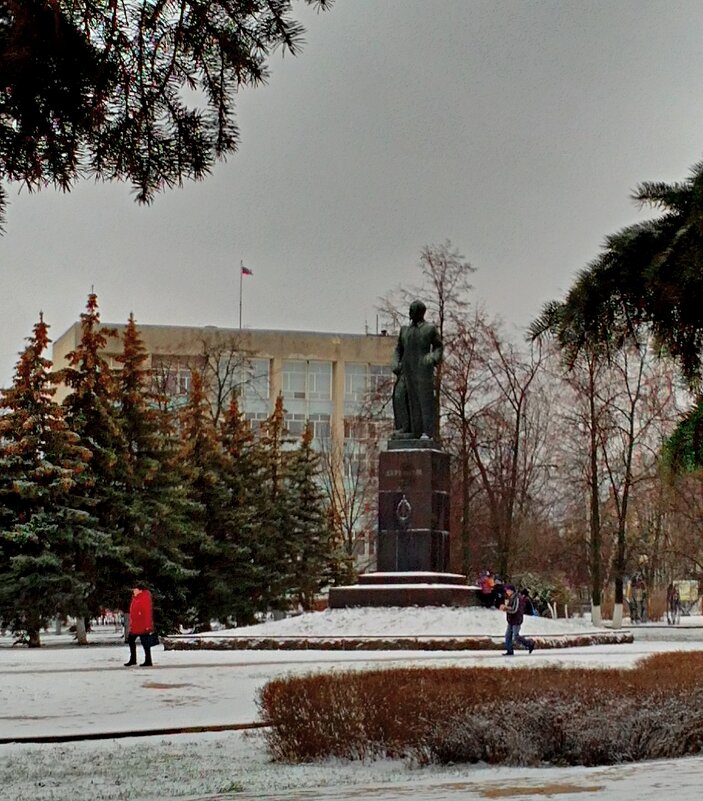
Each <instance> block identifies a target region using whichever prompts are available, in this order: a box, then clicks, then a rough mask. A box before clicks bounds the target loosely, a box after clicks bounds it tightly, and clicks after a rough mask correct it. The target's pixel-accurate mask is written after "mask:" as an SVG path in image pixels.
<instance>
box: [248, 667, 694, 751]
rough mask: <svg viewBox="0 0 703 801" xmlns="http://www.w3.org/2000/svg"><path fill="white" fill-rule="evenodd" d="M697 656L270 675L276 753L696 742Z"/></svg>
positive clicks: (269, 716)
mask: <svg viewBox="0 0 703 801" xmlns="http://www.w3.org/2000/svg"><path fill="white" fill-rule="evenodd" d="M701 676H703V653H687V654H686V655H685V656H684V657H682V655H681V654H676V653H668V654H657V655H655V656H651V657H649V658H647V659H645V660H643V661H642V662H641V663H639V664H638V666H637V667H636V668H635V669H632V670H626V669H583V668H557V667H539V668H485V667H480V668H473V667H472V668H403V669H388V670H374V671H344V672H338V673H334V674H323V675H308V676H302V677H290V678H286V679H278V680H275V681H272V682H269V683H268V684H267V685H266V686H265V687H263V689H262V690H261V692H260V696H259V707H260V710H261V714H262V719H263V721H264V723H265V724H267V725H268V726H269V727H270V728H268V729H267V733H266V737H267V743H268V747H269V749H270V751H271V754H272V756H273V758H274V759H276V760H282V761H292V762H308V761H313V760H321V759H326V758H328V757H339V758H348V759H367V758H375V757H385V756H389V757H404V758H408V759H410V760H412V761H414V762H416V763H418V764H428V763H437V764H449V763H458V762H479V761H480V762H487V763H491V764H506V765H536V764H541V763H551V764H555V765H606V764H613V763H616V762H628V761H639V760H643V759H659V758H671V757H678V756H683V755H685V754H694V753H698V752H700V751H701V749H702V746H703V683H702V682H703V679H701Z"/></svg>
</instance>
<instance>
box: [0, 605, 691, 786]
mask: <svg viewBox="0 0 703 801" xmlns="http://www.w3.org/2000/svg"><path fill="white" fill-rule="evenodd" d="M458 612H461V613H462V614H461V615H459V614H457V613H458ZM503 620H504V616H503V615H501V614H500V613H498V612H493V611H490V610H488V611H487V610H479V609H476V610H450V609H448V610H430V609H413V610H385V611H384V610H359V611H358V612H357V614H356V615H355V614H353V613H352V612H351V611H346V610H335V611H333V612H324V613H317V614H316V615H313V616H308V615H305V616H299V617H295V618H290V619H287V620H285V621H277V622H273V621H272V622H270V623H266V624H262V625H261V626H257V627H248V628H247V629H240V630H238V631H237V632H236V633H238V634H245V633H246V634H248V635H252V634H256V635H257V636H259V635H261V636H301V635H302V636H315V635H316V634H321V635H323V636H333V635H339V634H349V635H350V636H352V635H355V634H357V633H363V634H365V635H367V636H371V635H377V636H381V635H386V636H387V635H389V634H392V635H397V636H400V635H403V634H407V635H419V634H428V635H432V636H439V635H448V636H456V635H460V634H484V635H485V634H488V635H490V636H495V637H500V636H501V635H502V633H503V627H504V623H503ZM355 626H358V627H359V628H358V629H356V630H355V628H354V627H355ZM340 629H344V630H343V631H340ZM255 630H256V631H255ZM524 630H525V631H526V632H527V633H529V634H551V633H560V632H561V633H568V632H574V631H576V632H583V631H593V630H595V629H594V627H593V626H592V625H591V624H590V622H589V621H587V620H580V619H579V620H572V621H549V620H542V619H536V618H535V619H529V620H528V621H527V622H526V625H525V629H524ZM631 630H632V631H633V632H634V635H635V642H634V643H633V644H630V645H613V646H591V647H584V648H573V649H565V650H543V651H539V650H537V651H535V652H534V653H533V654H532V655H531V656H528V655H527V654H526V653H524V652H521V653H518V656H517V657H516V658H514V659H513V660H506V659H504V658H503V657H501V656H500V653H499V652H497V651H485V652H475V651H471V652H456V651H454V652H446V653H441V652H440V653H438V652H398V651H379V652H363V653H358V652H354V653H349V652H335V651H312V650H311V651H168V652H164V651H163V650H162V648H161V647H158V648H157V649H156V650H155V663H156V664H155V667H154V668H152V669H149V668H130V669H128V668H125V667H123V664H122V663H123V662H124V661H125V660H126V657H127V653H126V648H125V647H124V646H123V645H120V644H119V635H118V634H117V633H116V632H111V631H109V630H104V631H98V632H96V633H95V634H94V635H93V639H94V640H96V641H100V642H102V643H104V644H102V645H92V646H90V647H86V648H78V647H75V646H72V645H69V643H70V637H68V636H66V635H61V636H59V637H57V636H56V635H51V634H47V635H45V637H44V640H45V642H46V643H47V645H48V646H51V647H46V648H42V649H39V650H27V649H24V648H12V647H9V645H10V643H11V640H10V639H9V638H4V639H3V640H2V641H0V646H2V645H4V646H7V647H0V738H11V737H27V736H42V735H52V734H80V733H82V734H91V733H96V732H126V731H139V730H146V729H160V728H169V727H177V726H197V725H211V724H213V725H214V724H236V723H249V722H252V721H255V720H256V719H257V715H258V712H257V707H256V693H257V691H258V689H259V688H260V687H261V686H262V685H263V684H264V683H265V682H266V681H267V680H269V679H270V678H273V677H275V676H281V675H286V674H292V673H304V672H310V671H328V670H346V669H349V668H354V669H365V668H368V667H379V666H392V665H413V664H423V665H459V666H469V665H490V666H495V668H496V669H502V668H504V667H506V666H508V665H509V666H510V668H519V667H521V666H525V665H528V664H529V665H546V664H550V665H555V664H556V665H562V666H564V667H573V666H593V667H596V666H601V665H602V666H609V667H612V666H623V667H631V666H633V665H634V664H635V663H636V662H637V660H638V659H640V658H641V657H643V656H645V655H647V654H650V653H655V652H661V651H670V650H681V651H691V650H699V649H701V648H703V619H701V618H684V620H683V621H682V625H681V626H679V627H667V626H666V625H663V626H662V625H647V626H640V627H635V628H633V629H631ZM229 633H230V634H231V633H233V632H229ZM110 643H112V644H110ZM701 783H703V757H700V758H699V757H695V758H689V759H685V760H680V761H668V762H656V763H646V764H638V765H623V766H616V767H609V768H596V769H557V768H537V769H524V768H520V769H508V768H500V769H496V768H488V767H470V766H461V767H456V768H451V769H449V768H443V769H438V768H432V769H426V768H423V769H417V768H414V767H413V766H411V765H406V764H404V763H402V762H392V761H388V760H381V761H376V762H372V763H368V764H363V765H362V764H359V763H339V762H335V763H325V764H322V765H297V766H286V765H275V764H272V763H270V761H269V759H268V756H267V754H266V750H265V746H264V743H263V735H262V732H261V731H260V730H254V731H252V732H248V733H242V732H222V733H208V734H197V735H171V736H152V737H129V738H124V739H114V738H113V739H106V740H96V741H88V742H79V743H59V744H17V743H14V744H9V745H0V798H2V799H3V801H30V799H31V801H69V800H70V801H108V800H110V801H113V800H116V799H129V801H156V799H158V800H159V801H162V800H165V799H172V798H181V799H183V798H188V799H195V798H198V799H200V798H213V797H217V798H221V799H224V798H232V799H235V798H236V799H254V798H256V799H264V798H271V799H276V798H280V799H284V798H285V799H293V798H296V799H301V801H302V799H326V798H329V799H332V801H342V800H343V799H351V798H354V799H355V801H366V799H368V800H369V801H371V799H374V801H378V799H388V801H400V800H401V799H410V798H412V799H418V798H427V799H430V800H431V801H450V800H451V801H466V800H468V799H472V801H473V800H474V799H476V800H477V799H485V798H491V797H493V798H498V797H510V798H515V799H521V801H524V800H530V801H537V800H538V799H543V798H545V797H555V798H557V797H558V798H563V799H565V801H566V800H567V799H570V798H574V799H580V800H581V801H587V800H588V799H596V798H598V799H602V798H610V799H616V798H617V799H620V800H621V801H635V799H637V801H649V799H652V800H653V799H654V798H655V797H656V798H657V799H659V798H661V797H662V795H665V796H666V795H673V794H674V793H675V794H676V795H677V796H678V797H679V798H681V799H688V798H691V799H693V798H694V797H697V795H698V792H699V788H700V785H701ZM216 793H219V795H217V796H214V795H213V794H216Z"/></svg>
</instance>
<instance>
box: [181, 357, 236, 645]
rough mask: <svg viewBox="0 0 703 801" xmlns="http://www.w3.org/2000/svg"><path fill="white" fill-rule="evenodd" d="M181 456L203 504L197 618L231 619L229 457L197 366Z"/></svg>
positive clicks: (205, 622)
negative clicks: (227, 466) (225, 568)
mask: <svg viewBox="0 0 703 801" xmlns="http://www.w3.org/2000/svg"><path fill="white" fill-rule="evenodd" d="M181 439H182V447H181V452H180V459H181V462H182V464H183V466H184V469H185V471H186V478H187V484H188V489H189V494H190V498H191V500H192V501H193V502H195V503H197V504H198V505H199V507H200V508H201V517H200V521H199V522H200V524H201V526H202V535H201V536H200V537H198V538H197V539H193V540H192V541H191V542H190V544H189V549H190V553H191V557H192V564H193V568H194V570H195V571H196V575H195V577H194V578H193V579H192V580H191V582H190V588H191V590H190V603H191V607H192V615H193V622H194V624H195V626H196V628H197V629H198V630H200V631H207V630H209V629H210V623H211V621H212V620H222V619H225V620H226V619H227V617H228V616H229V610H230V608H231V603H230V596H231V593H232V584H231V579H230V577H229V576H228V575H227V572H226V570H224V569H223V565H224V564H225V563H226V562H227V557H228V549H229V539H230V526H231V516H230V511H229V503H228V500H229V497H228V490H227V487H226V485H225V481H224V471H225V457H224V453H223V450H222V448H221V446H220V444H219V442H218V440H217V434H216V431H215V426H214V423H213V421H212V417H211V416H210V409H209V406H208V402H207V398H206V397H205V392H204V389H203V384H202V380H201V378H200V375H199V374H198V373H197V372H194V373H193V380H192V383H191V391H190V396H189V398H188V403H187V404H186V405H185V407H184V408H183V410H182V413H181Z"/></svg>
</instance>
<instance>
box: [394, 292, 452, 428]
mask: <svg viewBox="0 0 703 801" xmlns="http://www.w3.org/2000/svg"><path fill="white" fill-rule="evenodd" d="M425 311H426V307H425V304H424V303H423V302H422V301H421V300H415V301H413V302H412V303H411V304H410V325H404V326H402V327H401V329H400V334H399V335H398V344H397V345H396V348H395V353H394V354H393V372H394V373H395V374H396V376H398V379H397V381H396V384H395V387H394V389H393V417H394V418H395V428H396V430H395V432H394V433H393V438H394V439H433V438H434V435H435V431H436V428H437V421H436V419H435V418H436V396H435V386H434V368H435V366H436V365H437V364H439V362H440V361H441V360H442V340H441V339H440V336H439V331H437V328H436V327H435V326H434V325H432V324H431V323H428V322H426V321H425Z"/></svg>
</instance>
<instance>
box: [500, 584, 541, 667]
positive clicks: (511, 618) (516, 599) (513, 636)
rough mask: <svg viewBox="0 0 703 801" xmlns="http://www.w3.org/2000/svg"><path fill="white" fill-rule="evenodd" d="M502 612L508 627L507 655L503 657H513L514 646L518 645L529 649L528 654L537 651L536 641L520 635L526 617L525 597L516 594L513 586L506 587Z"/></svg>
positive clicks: (506, 638) (506, 630)
mask: <svg viewBox="0 0 703 801" xmlns="http://www.w3.org/2000/svg"><path fill="white" fill-rule="evenodd" d="M500 608H501V610H502V611H503V612H505V616H506V618H507V623H508V626H507V628H506V629H505V653H504V654H503V656H513V654H514V651H513V645H514V643H517V644H518V645H522V647H523V648H527V651H528V653H530V654H531V653H532V652H533V651H534V650H535V641H534V640H530V639H528V638H527V637H522V636H521V635H520V626H522V621H523V619H524V617H525V596H524V595H522V594H521V593H519V592H515V587H514V586H513V585H512V584H506V585H505V603H503V604H501V606H500Z"/></svg>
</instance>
